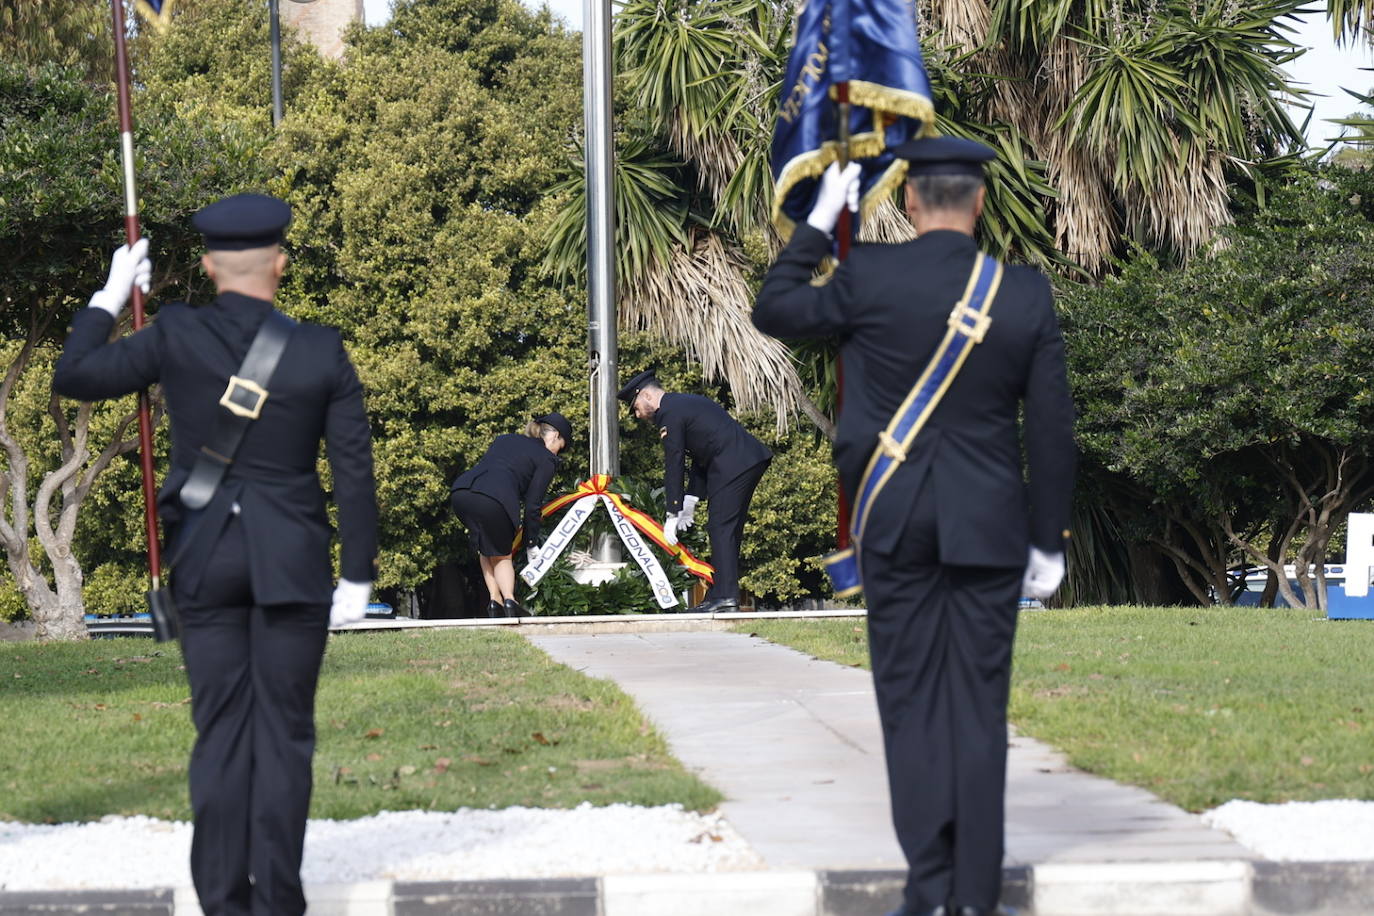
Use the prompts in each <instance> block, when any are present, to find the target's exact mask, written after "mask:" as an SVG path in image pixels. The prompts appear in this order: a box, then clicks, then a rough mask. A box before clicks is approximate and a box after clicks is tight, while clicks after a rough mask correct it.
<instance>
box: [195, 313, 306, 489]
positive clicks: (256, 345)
mask: <svg viewBox="0 0 1374 916" xmlns="http://www.w3.org/2000/svg"><path fill="white" fill-rule="evenodd" d="M295 327H296V322H294V321H292V320H291V319H290V318H287V317H286V316H285V315H283V314H282V313H281V312H278V311H276V310H272V311H269V312H268V313H267V317H266V318H264V319H263V322H262V324H261V325H260V326H259V327H258V332H257V334H256V335H254V337H253V342H252V344H250V345H249V347H248V352H247V353H246V354H244V357H243V363H242V364H241V365H240V366H239V369H238V372H236V373H235V374H234V375H231V376H229V385H228V386H227V387H226V388H225V389H224V394H223V395H222V396H221V397H220V399H219V403H220V406H221V407H223V408H224V409H223V410H220V411H217V412H216V413H215V429H214V432H213V433H211V435H210V441H208V442H207V443H205V444H204V445H202V446H201V448H200V454H199V455H197V456H196V463H195V466H194V467H193V468H191V476H189V477H188V478H186V482H185V483H184V484H182V485H181V504H182V505H183V506H185V507H186V508H187V509H191V510H196V509H203V508H205V506H206V505H208V504H209V502H210V500H211V499H214V496H215V491H216V490H218V489H219V485H220V482H221V481H222V480H224V475H225V473H227V472H228V470H229V466H230V465H231V464H233V463H234V454H235V453H236V452H237V451H238V449H239V445H240V444H241V443H242V442H243V436H244V434H245V433H246V432H248V424H250V423H252V422H253V421H254V420H256V419H257V418H258V416H259V415H260V414H261V413H262V405H263V404H265V403H266V402H267V398H268V396H269V395H270V393H271V391H270V387H269V386H270V385H271V383H272V375H273V373H274V372H276V370H277V364H278V363H279V362H281V356H282V353H283V352H284V351H285V350H286V344H287V341H289V340H290V339H291V331H292V330H293V329H294V328H295Z"/></svg>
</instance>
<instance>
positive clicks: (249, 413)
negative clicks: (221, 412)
mask: <svg viewBox="0 0 1374 916" xmlns="http://www.w3.org/2000/svg"><path fill="white" fill-rule="evenodd" d="M266 400H267V389H266V388H264V387H262V386H261V385H259V384H258V383H257V382H255V381H253V380H252V379H246V378H239V377H238V376H237V375H231V376H229V385H228V387H226V388H225V389H224V394H223V395H221V396H220V399H219V403H220V406H222V407H224V408H225V409H226V410H228V411H229V412H230V413H232V414H234V415H235V416H239V417H247V418H248V419H250V420H256V419H257V418H258V414H260V413H262V405H263V402H264V401H266ZM248 403H251V405H252V406H248Z"/></svg>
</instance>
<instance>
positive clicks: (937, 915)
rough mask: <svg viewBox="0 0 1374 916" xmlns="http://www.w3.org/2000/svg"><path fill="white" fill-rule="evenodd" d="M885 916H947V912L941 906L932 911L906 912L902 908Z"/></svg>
mask: <svg viewBox="0 0 1374 916" xmlns="http://www.w3.org/2000/svg"><path fill="white" fill-rule="evenodd" d="M887 916H949V910H947V909H945V908H944V907H942V906H937V907H936V908H935V909H933V910H908V909H905V908H903V909H900V910H893V911H892V912H891V913H888V914H887Z"/></svg>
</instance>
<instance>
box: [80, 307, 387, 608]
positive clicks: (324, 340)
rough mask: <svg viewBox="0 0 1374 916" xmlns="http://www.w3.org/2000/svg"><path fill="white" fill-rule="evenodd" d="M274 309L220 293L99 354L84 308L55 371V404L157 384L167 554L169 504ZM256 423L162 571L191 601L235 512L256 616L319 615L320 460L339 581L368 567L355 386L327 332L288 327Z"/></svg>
mask: <svg viewBox="0 0 1374 916" xmlns="http://www.w3.org/2000/svg"><path fill="white" fill-rule="evenodd" d="M271 309H272V304H271V303H270V302H267V301H265V300H262V299H255V298H252V297H250V296H244V295H241V294H238V293H223V294H221V295H220V296H219V297H218V298H216V299H215V300H214V301H213V302H212V303H211V304H209V305H207V306H204V307H202V308H191V307H190V306H188V305H184V304H181V303H174V304H170V305H166V306H164V307H163V308H162V309H160V310H159V312H158V314H157V319H156V320H155V321H153V322H152V324H151V325H149V326H148V327H146V328H144V329H143V330H142V331H140V332H138V333H136V334H132V335H129V336H127V337H123V338H120V339H118V340H116V341H114V342H109V335H110V330H111V328H112V326H113V324H114V319H112V318H111V317H110V315H109V313H108V312H106V311H104V310H103V309H98V308H87V309H82V310H81V311H80V312H78V313H77V315H76V317H75V318H74V319H73V320H72V329H71V333H70V334H69V335H68V337H67V343H66V346H65V347H64V349H63V351H62V356H61V358H60V359H59V360H58V362H57V368H56V370H55V372H54V373H53V389H54V390H55V391H56V392H57V393H58V394H61V395H64V396H66V397H70V398H77V399H80V400H83V401H95V400H100V399H103V398H112V397H117V396H119V395H124V394H128V393H130V392H133V391H137V390H139V389H142V388H145V387H147V386H149V385H151V384H153V383H154V382H161V383H162V391H163V397H164V398H165V399H166V402H167V411H168V413H169V414H170V415H171V421H172V456H171V468H170V470H169V472H168V475H167V480H166V481H165V482H164V484H163V486H162V490H161V492H160V494H159V496H158V509H159V512H160V514H161V515H162V519H163V523H164V525H166V526H167V528H166V533H167V540H168V542H169V545H170V549H171V551H172V552H173V553H175V550H176V539H177V536H178V533H179V532H178V526H179V523H180V522H181V521H182V520H183V517H184V515H183V513H184V510H183V507H182V505H181V500H180V498H179V491H180V489H181V485H182V484H183V483H184V482H185V480H186V477H187V476H188V474H189V473H190V470H191V467H192V466H193V465H194V463H195V459H196V454H197V452H198V451H199V450H200V447H201V445H202V444H204V443H206V442H207V441H208V440H209V439H210V438H211V434H212V431H213V429H214V423H215V420H216V416H217V415H218V414H219V413H220V412H221V411H222V410H224V408H223V407H220V406H219V399H220V396H221V395H222V394H223V393H224V390H225V386H226V385H227V384H228V381H229V376H230V375H232V374H234V373H235V372H237V370H238V368H239V365H240V364H241V363H242V361H243V356H244V354H245V353H247V352H248V347H249V344H251V343H252V340H253V337H254V335H255V334H256V333H257V330H258V326H259V325H260V324H261V323H262V321H263V319H264V317H265V316H266V315H267V313H268V312H269V311H270V310H271ZM268 387H269V392H270V393H269V396H268V398H267V400H266V401H265V402H264V403H263V407H262V413H261V415H260V416H259V417H258V418H257V419H256V420H253V421H252V422H251V423H250V424H249V425H248V430H247V432H246V433H245V434H244V437H243V442H242V443H241V444H240V446H239V449H238V452H237V454H236V455H235V456H234V463H233V464H232V465H231V466H230V467H229V470H228V472H227V473H226V474H225V477H224V481H223V483H221V485H220V487H219V490H218V491H217V492H216V494H215V498H214V499H213V500H211V502H210V504H209V505H208V506H206V507H205V509H204V511H203V517H202V518H201V519H199V520H198V522H197V526H198V527H200V528H202V529H203V530H200V531H198V532H197V533H196V535H195V537H194V538H193V539H192V541H191V544H192V546H191V548H190V549H189V550H188V551H187V553H186V554H185V555H184V556H182V557H179V558H178V559H177V562H176V568H175V570H174V576H175V579H174V583H175V586H176V589H177V591H178V592H182V593H184V594H188V595H192V596H193V595H194V594H195V591H196V587H197V584H198V580H199V574H200V571H201V570H202V569H203V567H204V563H205V561H206V560H207V559H208V558H209V554H210V553H211V552H213V550H214V546H215V542H216V540H217V537H216V536H214V535H215V534H216V533H217V531H218V530H219V528H221V527H222V525H223V522H224V520H225V519H226V518H227V516H228V513H229V512H230V511H232V507H233V505H234V504H235V503H238V505H239V506H240V510H241V518H240V521H241V523H242V525H243V530H244V533H245V535H246V541H247V549H248V559H249V568H250V572H251V576H252V583H253V595H254V598H255V600H256V601H257V603H259V604H264V605H266V604H286V603H311V604H327V603H328V602H329V600H330V592H331V591H332V588H333V575H332V573H331V570H330V556H329V541H330V536H331V533H332V532H331V529H330V525H329V519H328V516H327V515H326V513H325V497H324V492H323V490H322V489H321V487H320V479H319V474H318V472H317V470H316V468H317V460H318V457H319V449H320V441H321V439H323V440H324V442H325V444H326V447H327V449H328V455H329V464H330V468H331V469H332V471H333V477H334V502H335V504H336V505H337V506H338V509H339V529H340V534H341V536H342V541H343V544H342V548H343V549H342V562H341V565H340V570H341V574H342V576H343V578H345V579H350V580H352V581H355V582H367V581H370V580H371V579H372V578H373V577H374V574H375V565H376V564H375V560H376V555H377V497H376V486H375V483H374V481H373V475H372V441H371V434H370V431H369V429H368V424H367V414H366V413H365V412H364V409H363V392H362V386H361V385H360V384H359V382H358V376H357V374H356V373H355V372H354V370H353V364H352V363H351V362H349V359H348V355H347V354H346V353H345V352H344V348H343V342H342V340H341V339H340V337H339V332H338V331H337V330H335V329H334V328H328V327H322V326H320V325H312V324H299V325H297V326H296V327H295V328H294V329H293V330H292V332H291V337H290V340H289V341H288V343H287V345H286V350H285V351H284V352H283V353H282V358H281V361H280V363H279V364H278V366H277V370H276V373H275V374H274V375H273V377H272V382H271V384H270V385H269V386H268Z"/></svg>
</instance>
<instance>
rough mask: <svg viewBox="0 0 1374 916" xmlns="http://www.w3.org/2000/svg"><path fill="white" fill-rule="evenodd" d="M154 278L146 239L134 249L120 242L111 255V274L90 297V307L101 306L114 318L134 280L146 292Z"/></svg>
mask: <svg viewBox="0 0 1374 916" xmlns="http://www.w3.org/2000/svg"><path fill="white" fill-rule="evenodd" d="M152 278H153V262H152V261H150V260H148V240H147V239H139V240H138V241H137V242H134V246H133V248H130V247H129V246H128V245H121V246H120V247H118V248H116V249H115V253H114V256H113V257H111V258H110V277H109V279H108V280H106V281H105V288H104V289H101V290H96V293H95V295H93V296H91V307H92V308H99V309H104V310H105V311H107V312H109V313H110V315H112V316H113V317H115V318H118V317H119V313H120V311H122V310H123V308H124V303H126V302H128V301H129V294H130V293H131V292H132V291H133V288H134V284H135V283H137V284H138V287H139V289H141V290H143V291H144V292H145V293H146V292H147V291H148V289H149V283H150V282H151V281H152Z"/></svg>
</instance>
